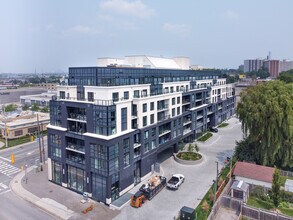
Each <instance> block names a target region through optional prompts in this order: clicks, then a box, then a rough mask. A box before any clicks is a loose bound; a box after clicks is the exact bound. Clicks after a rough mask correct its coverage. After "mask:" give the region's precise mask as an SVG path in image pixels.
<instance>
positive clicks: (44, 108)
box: [41, 106, 49, 113]
mask: <svg viewBox="0 0 293 220" xmlns="http://www.w3.org/2000/svg"><path fill="white" fill-rule="evenodd" d="M41 112H44V113H48V112H49V108H48V106H45V107H43V108H42V109H41Z"/></svg>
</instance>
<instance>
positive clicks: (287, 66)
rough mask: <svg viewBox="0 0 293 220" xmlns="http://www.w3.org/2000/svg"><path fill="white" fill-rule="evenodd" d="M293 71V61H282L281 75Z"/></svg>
mask: <svg viewBox="0 0 293 220" xmlns="http://www.w3.org/2000/svg"><path fill="white" fill-rule="evenodd" d="M291 69H293V60H281V61H280V73H281V72H284V71H288V70H291Z"/></svg>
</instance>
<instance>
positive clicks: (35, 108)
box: [31, 103, 39, 112]
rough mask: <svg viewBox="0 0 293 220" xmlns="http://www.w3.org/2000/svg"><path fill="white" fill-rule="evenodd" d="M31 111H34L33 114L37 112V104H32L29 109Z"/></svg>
mask: <svg viewBox="0 0 293 220" xmlns="http://www.w3.org/2000/svg"><path fill="white" fill-rule="evenodd" d="M31 110H32V111H35V112H36V111H38V110H39V106H38V104H36V103H33V104H32V108H31Z"/></svg>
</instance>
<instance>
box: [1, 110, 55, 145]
mask: <svg viewBox="0 0 293 220" xmlns="http://www.w3.org/2000/svg"><path fill="white" fill-rule="evenodd" d="M37 115H38V117H39V123H38V119H37ZM49 122H50V117H49V114H48V113H41V112H38V113H36V112H35V113H33V112H31V111H29V112H23V113H22V114H17V115H15V116H13V117H4V116H3V115H1V116H0V134H1V135H2V137H6V132H7V139H15V138H19V137H22V136H25V135H31V134H35V133H36V132H37V131H38V125H39V127H40V131H46V130H47V125H48V124H49ZM5 131H6V132H5Z"/></svg>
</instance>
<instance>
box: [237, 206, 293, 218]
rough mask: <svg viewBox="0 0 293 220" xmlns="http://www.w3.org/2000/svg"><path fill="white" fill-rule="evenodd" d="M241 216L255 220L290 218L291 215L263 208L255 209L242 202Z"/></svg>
mask: <svg viewBox="0 0 293 220" xmlns="http://www.w3.org/2000/svg"><path fill="white" fill-rule="evenodd" d="M242 216H244V217H247V218H249V219H257V220H292V219H293V218H292V217H289V216H285V215H282V214H279V213H274V212H269V211H266V210H263V209H257V208H254V207H251V206H248V205H246V204H242Z"/></svg>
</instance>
